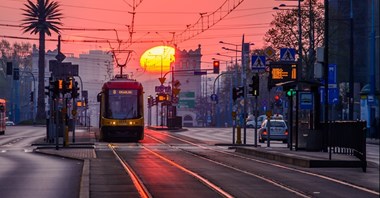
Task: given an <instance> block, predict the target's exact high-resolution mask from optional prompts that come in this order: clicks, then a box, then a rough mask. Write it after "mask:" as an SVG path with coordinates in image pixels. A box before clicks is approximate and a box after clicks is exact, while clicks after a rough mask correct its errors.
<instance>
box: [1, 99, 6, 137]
mask: <svg viewBox="0 0 380 198" xmlns="http://www.w3.org/2000/svg"><path fill="white" fill-rule="evenodd" d="M5 107H6V101H5V100H4V99H1V98H0V135H3V134H4V133H5V122H6V117H5V115H6V109H5Z"/></svg>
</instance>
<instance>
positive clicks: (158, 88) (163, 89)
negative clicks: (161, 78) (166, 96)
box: [154, 85, 171, 93]
mask: <svg viewBox="0 0 380 198" xmlns="http://www.w3.org/2000/svg"><path fill="white" fill-rule="evenodd" d="M154 90H155V91H156V92H160V93H161V92H166V93H169V92H170V91H171V87H170V86H164V85H160V86H155V87H154Z"/></svg>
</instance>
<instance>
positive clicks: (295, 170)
mask: <svg viewBox="0 0 380 198" xmlns="http://www.w3.org/2000/svg"><path fill="white" fill-rule="evenodd" d="M160 134H164V135H166V136H169V137H172V138H174V139H177V140H179V141H182V142H185V143H188V144H191V145H194V146H197V147H200V148H203V149H208V150H212V151H215V152H218V153H222V154H226V155H230V156H234V157H238V158H241V159H245V160H249V161H255V162H258V163H262V164H265V165H270V166H274V167H277V168H282V169H286V170H289V171H294V172H298V173H302V174H305V175H309V176H314V177H318V178H321V179H325V180H328V181H330V182H334V183H338V184H341V185H345V186H348V187H351V188H354V189H357V190H361V191H363V192H367V193H370V194H373V195H377V196H380V192H377V191H375V190H371V189H368V188H365V187H362V186H358V185H355V184H352V183H349V182H345V181H342V180H339V179H335V178H332V177H328V176H325V175H321V174H318V173H313V172H308V171H304V170H301V169H297V168H292V167H287V166H283V165H280V164H275V163H270V162H266V161H262V160H259V159H253V158H249V157H245V156H241V155H238V154H234V153H229V152H225V151H220V150H216V149H213V148H210V147H205V146H202V145H199V144H196V143H193V142H190V141H188V140H184V139H182V138H179V137H176V136H173V135H170V134H167V133H160ZM165 144H166V143H165ZM181 150H184V149H181ZM188 152H189V153H190V151H188ZM206 159H207V158H206Z"/></svg>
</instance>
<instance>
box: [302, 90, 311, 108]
mask: <svg viewBox="0 0 380 198" xmlns="http://www.w3.org/2000/svg"><path fill="white" fill-rule="evenodd" d="M299 97H300V109H308V110H312V109H313V94H312V93H311V92H300V96H299Z"/></svg>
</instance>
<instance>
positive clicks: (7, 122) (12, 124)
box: [5, 120, 15, 126]
mask: <svg viewBox="0 0 380 198" xmlns="http://www.w3.org/2000/svg"><path fill="white" fill-rule="evenodd" d="M14 125H15V123H14V122H13V121H9V120H8V121H6V122H5V126H14Z"/></svg>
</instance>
